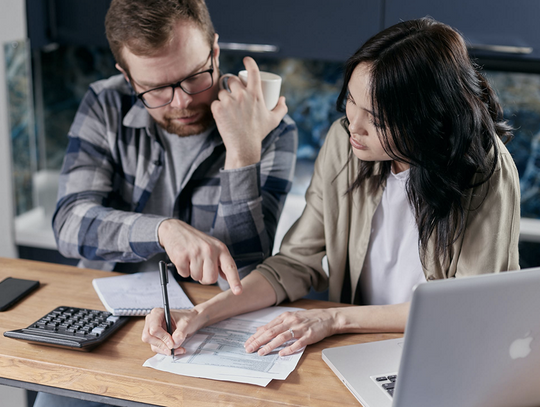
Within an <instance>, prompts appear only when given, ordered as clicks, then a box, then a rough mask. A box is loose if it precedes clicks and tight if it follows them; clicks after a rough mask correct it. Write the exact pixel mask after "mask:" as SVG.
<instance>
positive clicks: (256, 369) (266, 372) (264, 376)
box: [143, 307, 304, 386]
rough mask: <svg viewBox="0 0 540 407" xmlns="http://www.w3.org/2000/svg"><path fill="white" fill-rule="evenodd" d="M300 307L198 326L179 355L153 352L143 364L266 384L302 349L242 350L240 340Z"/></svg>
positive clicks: (282, 376)
mask: <svg viewBox="0 0 540 407" xmlns="http://www.w3.org/2000/svg"><path fill="white" fill-rule="evenodd" d="M298 310H300V308H290V307H270V308H265V309H262V310H259V311H254V312H250V313H247V314H242V315H239V316H236V317H233V318H229V319H226V320H224V321H221V322H218V323H216V324H214V325H211V326H209V327H206V328H203V329H200V330H199V331H197V332H196V333H195V334H193V335H192V336H191V337H189V338H188V339H186V341H185V342H184V344H183V346H184V347H185V348H186V353H185V354H184V355H182V356H176V358H175V359H174V360H173V358H172V356H166V355H155V356H153V357H152V358H150V359H148V360H147V361H146V362H144V364H143V366H147V367H152V368H154V369H158V370H163V371H166V372H170V373H175V374H179V375H184V376H191V377H202V378H206V379H214V380H225V381H233V382H240V383H249V384H255V385H259V386H267V385H268V383H270V381H271V380H272V379H276V380H284V379H286V378H287V376H288V375H289V374H290V373H291V372H292V371H293V370H294V369H295V368H296V365H297V364H298V361H299V360H300V358H301V356H302V353H303V352H304V350H303V349H302V350H301V351H299V352H297V353H295V354H294V355H290V356H285V357H280V356H279V355H278V352H279V350H280V349H282V348H283V346H288V345H290V343H291V342H287V343H285V344H284V345H283V346H282V347H280V348H278V349H276V350H274V351H273V352H271V353H270V354H268V355H265V356H259V355H257V353H246V351H245V349H244V343H245V342H246V340H247V339H248V338H249V337H250V336H251V335H253V334H254V333H255V331H256V329H257V327H259V326H261V325H264V324H266V323H268V322H270V321H271V320H272V319H274V318H275V317H277V316H278V315H280V314H281V313H283V312H285V311H298Z"/></svg>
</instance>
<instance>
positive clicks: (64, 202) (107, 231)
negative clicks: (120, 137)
mask: <svg viewBox="0 0 540 407" xmlns="http://www.w3.org/2000/svg"><path fill="white" fill-rule="evenodd" d="M115 108H116V106H108V107H107V106H104V103H103V101H101V100H99V98H98V95H97V94H96V93H95V92H94V91H93V90H92V89H90V90H89V91H88V92H87V94H86V95H85V97H84V99H83V101H82V102H81V106H80V108H79V110H78V112H77V115H76V117H75V120H74V122H73V125H72V127H71V130H70V135H69V144H68V148H67V151H66V156H65V158H64V164H63V168H62V171H61V175H60V181H59V194H58V197H59V198H58V203H57V208H56V212H55V214H54V217H53V230H54V232H55V237H56V241H57V245H58V249H59V251H60V252H61V253H62V254H63V255H64V256H66V257H74V258H86V259H89V260H102V261H115V262H116V261H122V262H136V261H142V260H145V259H147V258H149V257H151V256H153V255H154V254H156V253H159V252H163V248H162V247H161V246H160V245H159V243H158V239H157V236H156V233H155V231H156V230H157V226H158V225H159V223H160V222H162V221H163V220H164V219H165V218H164V217H161V216H152V215H142V214H140V213H136V211H135V206H136V202H134V201H135V200H136V197H137V196H138V194H139V195H140V194H141V193H140V192H136V186H134V185H133V181H131V183H130V180H129V178H130V177H131V176H132V175H131V174H126V173H125V172H124V169H123V168H122V167H121V165H120V163H118V162H117V160H116V159H115V157H114V156H113V153H112V151H111V148H114V147H111V146H114V144H115V137H114V139H113V137H111V135H110V134H108V132H110V131H111V129H115V130H116V128H117V127H119V123H118V121H120V120H121V118H120V114H119V113H118V116H115V113H113V111H114V109H115ZM154 171H158V169H157V168H154ZM113 185H114V187H113ZM127 197H129V198H132V197H133V200H134V201H128V200H127ZM119 208H120V209H119ZM148 231H151V232H150V233H149V232H148Z"/></svg>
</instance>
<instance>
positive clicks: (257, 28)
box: [26, 0, 384, 61]
mask: <svg viewBox="0 0 540 407" xmlns="http://www.w3.org/2000/svg"><path fill="white" fill-rule="evenodd" d="M383 1H384V0H356V1H354V2H351V1H350V0H333V1H332V2H328V1H326V0H273V1H267V2H260V1H253V0H227V1H224V0H207V5H208V8H209V10H210V15H211V16H212V21H213V23H214V26H215V28H216V31H217V33H218V34H219V35H220V43H222V47H223V49H224V50H230V49H232V50H233V51H234V50H235V49H237V50H238V49H239V52H242V53H243V54H254V53H260V52H263V53H265V54H267V55H268V56H273V57H295V58H312V59H321V60H337V61H344V60H346V59H347V58H348V57H349V56H350V55H351V54H352V53H354V51H356V49H357V48H358V47H360V45H362V43H363V42H364V41H365V40H367V39H368V38H369V37H370V36H372V35H373V34H375V33H377V32H378V31H380V29H381V28H382V21H383V20H382V3H383ZM26 4H27V20H28V34H29V37H30V40H31V46H32V48H33V49H38V48H43V47H45V46H47V45H49V44H52V43H58V44H65V45H94V46H104V47H107V46H108V43H107V39H106V37H105V25H104V20H105V14H106V13H107V9H108V8H109V4H110V0H26Z"/></svg>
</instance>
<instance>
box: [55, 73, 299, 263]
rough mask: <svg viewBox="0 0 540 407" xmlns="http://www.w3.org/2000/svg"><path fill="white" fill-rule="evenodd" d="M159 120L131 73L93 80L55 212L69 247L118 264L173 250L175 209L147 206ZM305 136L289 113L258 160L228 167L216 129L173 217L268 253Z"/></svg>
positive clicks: (157, 165) (70, 252) (59, 235)
mask: <svg viewBox="0 0 540 407" xmlns="http://www.w3.org/2000/svg"><path fill="white" fill-rule="evenodd" d="M156 126H157V125H156V123H155V122H154V120H153V119H152V117H151V116H150V115H149V114H148V112H147V111H146V109H145V107H144V106H143V105H142V103H141V102H140V101H139V100H138V99H137V98H136V97H135V95H134V94H133V92H132V90H131V88H130V86H129V85H128V83H127V82H126V81H125V80H124V78H123V77H122V75H117V76H113V77H111V78H109V79H106V80H102V81H98V82H96V83H94V84H92V85H91V86H90V89H89V90H88V92H87V93H86V95H85V97H84V99H83V101H82V102H81V105H80V107H79V110H78V112H77V114H76V116H75V120H74V122H73V124H72V126H71V129H70V132H69V143H68V147H67V152H66V155H65V158H64V164H63V168H62V171H61V174H60V182H59V191H58V201H57V206H56V211H55V214H54V216H53V229H54V233H55V238H56V242H57V245H58V249H59V251H60V253H62V254H63V255H64V256H66V257H72V258H79V259H86V260H83V262H82V265H83V266H86V267H92V268H101V269H105V270H112V269H113V268H114V265H115V264H116V262H140V261H145V260H147V259H149V258H151V257H153V256H154V255H156V254H158V253H163V252H164V249H163V248H162V247H161V246H160V244H159V242H158V237H157V228H158V226H159V224H160V223H161V222H162V221H163V220H165V219H167V218H168V217H164V216H159V215H152V214H143V213H141V212H142V211H143V208H144V207H145V204H146V203H147V201H148V198H149V196H150V194H151V193H152V189H153V188H154V186H155V184H156V181H157V179H158V177H159V176H160V174H161V171H162V168H163V162H164V150H163V146H162V145H161V143H160V141H159V137H157V134H156ZM297 138H298V136H297V129H296V125H295V123H294V122H293V120H292V119H291V118H290V117H289V116H285V118H284V119H283V120H282V121H281V123H280V124H279V125H278V127H276V128H275V129H274V130H272V132H270V133H269V134H268V135H267V136H266V138H265V139H264V140H263V143H262V154H261V161H260V162H259V163H257V164H255V165H252V166H248V167H244V168H240V169H234V170H224V169H223V165H224V163H225V148H224V145H223V141H222V140H221V137H220V136H219V133H218V131H217V129H215V130H214V131H213V133H212V135H211V136H210V137H208V138H207V140H206V144H205V145H204V147H203V149H202V150H201V153H200V154H199V156H198V157H197V159H196V163H195V164H196V169H195V171H193V172H192V173H191V176H190V179H189V181H188V182H187V184H186V185H185V187H184V188H183V190H182V191H181V193H180V194H179V196H178V197H177V199H176V202H175V214H174V217H177V218H178V219H180V220H182V221H185V222H186V223H188V224H190V225H192V226H193V227H195V228H197V229H199V230H201V231H203V232H205V233H208V234H209V235H212V236H214V237H216V238H218V239H219V240H221V241H222V242H224V243H225V244H226V245H227V247H228V248H229V250H230V252H231V254H233V256H234V255H240V254H243V255H251V254H253V258H258V259H259V261H262V259H263V258H265V257H267V256H268V255H270V253H271V252H272V246H273V241H274V236H275V232H276V227H277V223H278V220H279V217H280V215H281V211H282V209H283V205H284V203H285V198H286V196H287V193H288V192H289V190H290V188H291V185H292V177H293V173H294V167H295V161H296V149H297V143H298V141H297ZM88 260H89V261H88ZM85 262H86V263H85ZM238 266H239V267H241V266H245V264H238ZM254 266H255V264H254V265H253V267H254Z"/></svg>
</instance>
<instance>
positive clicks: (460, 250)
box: [257, 120, 520, 304]
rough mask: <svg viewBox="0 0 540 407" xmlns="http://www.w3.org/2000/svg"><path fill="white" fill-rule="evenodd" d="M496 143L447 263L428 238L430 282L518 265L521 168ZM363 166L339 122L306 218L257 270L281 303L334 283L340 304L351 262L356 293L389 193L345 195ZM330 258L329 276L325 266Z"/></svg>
mask: <svg viewBox="0 0 540 407" xmlns="http://www.w3.org/2000/svg"><path fill="white" fill-rule="evenodd" d="M498 148H499V160H498V164H497V168H496V170H495V173H494V174H493V176H492V177H491V178H490V180H489V181H488V182H486V183H484V184H482V185H480V186H479V187H476V188H474V189H473V190H471V191H470V192H469V193H468V195H467V196H466V198H464V199H465V205H464V207H465V208H466V210H467V209H468V210H467V212H466V229H465V232H464V233H462V234H461V235H460V236H459V238H458V239H457V240H456V241H455V243H454V244H453V245H452V249H451V252H450V255H449V257H448V260H447V261H445V262H444V263H443V262H441V261H440V259H439V258H437V257H435V256H434V255H433V253H434V252H433V250H432V248H433V242H428V252H427V254H426V261H425V262H424V263H425V264H424V274H425V276H426V279H427V280H434V279H443V278H451V277H461V276H468V275H475V274H482V273H496V272H500V271H506V270H515V269H518V268H519V263H518V259H519V256H518V240H519V223H520V191H519V178H518V172H517V169H516V166H515V164H514V161H513V159H512V157H511V156H510V153H509V152H508V150H507V149H506V147H505V146H504V144H503V143H502V142H500V141H499V142H498ZM359 163H360V161H359V160H358V159H357V158H356V157H355V156H353V155H352V152H351V146H350V143H349V136H348V134H347V133H346V131H345V130H344V129H343V127H342V126H341V123H340V122H339V120H338V121H336V122H335V123H334V124H333V125H332V127H331V129H330V131H329V132H328V135H327V137H326V141H325V143H324V146H323V147H322V148H321V151H320V153H319V156H318V157H317V160H316V162H315V170H314V173H313V178H312V180H311V184H310V186H309V188H308V190H307V192H306V207H305V209H304V212H303V213H302V216H301V217H300V218H299V219H298V221H297V222H296V223H295V224H294V225H293V226H292V227H291V229H290V230H289V231H288V233H287V234H286V235H285V237H284V239H283V243H282V245H281V248H280V252H279V253H278V254H277V255H275V256H272V257H270V258H268V259H266V260H265V261H264V262H263V263H262V264H260V265H259V266H258V267H257V271H258V272H260V273H261V274H262V275H263V276H264V277H265V278H266V279H267V280H268V281H269V282H270V284H271V285H272V287H273V288H274V290H275V291H276V294H277V302H276V304H279V303H280V302H282V301H284V300H287V299H288V300H290V301H294V300H296V299H298V298H301V297H303V296H304V295H306V294H307V293H308V292H309V290H310V287H311V286H313V287H314V288H315V290H317V291H322V290H325V289H326V288H329V300H330V301H336V302H339V301H340V297H341V290H342V287H343V280H344V278H345V275H346V267H347V260H348V266H349V271H350V278H351V287H352V296H351V298H354V295H355V290H356V287H357V282H358V279H359V277H360V273H361V271H362V268H363V264H364V259H365V257H366V252H367V249H368V244H369V239H370V230H371V220H372V218H373V215H374V213H375V210H376V209H377V205H378V204H379V202H380V200H381V197H382V192H383V188H380V189H379V190H378V191H377V193H376V194H373V193H370V192H369V191H368V188H367V185H363V186H361V187H360V188H358V189H356V190H355V191H354V192H353V193H352V194H347V190H348V189H349V187H350V186H351V185H352V183H353V182H354V180H355V178H356V176H357V173H358V166H359ZM364 184H367V183H364ZM486 190H487V195H486ZM324 256H327V259H328V272H329V276H327V275H326V272H325V271H324V270H323V267H322V261H323V258H324Z"/></svg>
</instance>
